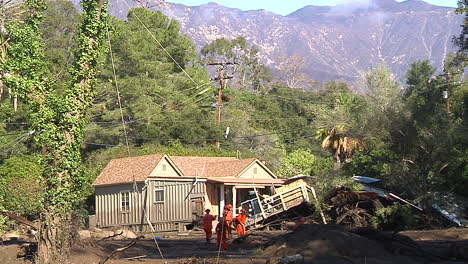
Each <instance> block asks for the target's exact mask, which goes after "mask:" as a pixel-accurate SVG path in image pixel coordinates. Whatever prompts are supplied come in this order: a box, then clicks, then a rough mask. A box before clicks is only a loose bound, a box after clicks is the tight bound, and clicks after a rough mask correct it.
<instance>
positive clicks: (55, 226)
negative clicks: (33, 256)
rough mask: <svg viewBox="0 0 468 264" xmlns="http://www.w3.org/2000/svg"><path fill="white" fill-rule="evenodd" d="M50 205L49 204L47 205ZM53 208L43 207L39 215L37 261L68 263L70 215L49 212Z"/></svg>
mask: <svg viewBox="0 0 468 264" xmlns="http://www.w3.org/2000/svg"><path fill="white" fill-rule="evenodd" d="M49 207H51V206H49ZM51 211H55V210H54V209H53V208H44V212H45V213H43V214H42V215H41V228H40V232H39V243H38V256H37V258H38V259H37V263H44V264H46V263H47V264H48V263H50V264H52V263H65V264H66V263H69V257H70V248H71V236H72V232H71V231H72V226H71V216H70V214H67V213H64V214H63V215H57V214H55V215H54V214H52V213H50V212H51Z"/></svg>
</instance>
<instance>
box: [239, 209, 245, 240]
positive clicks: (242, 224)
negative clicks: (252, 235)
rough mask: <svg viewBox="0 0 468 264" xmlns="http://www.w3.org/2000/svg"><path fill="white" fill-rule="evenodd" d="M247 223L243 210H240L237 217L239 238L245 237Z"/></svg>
mask: <svg viewBox="0 0 468 264" xmlns="http://www.w3.org/2000/svg"><path fill="white" fill-rule="evenodd" d="M246 223H247V213H246V211H245V209H244V208H242V210H241V213H240V214H239V215H238V216H237V234H238V235H239V236H241V235H245V233H246V231H245V224H246Z"/></svg>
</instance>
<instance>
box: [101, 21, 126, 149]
mask: <svg viewBox="0 0 468 264" xmlns="http://www.w3.org/2000/svg"><path fill="white" fill-rule="evenodd" d="M106 31H107V42H108V43H109V53H110V57H111V61H112V73H113V74H114V82H115V90H116V92H117V101H118V103H119V109H120V117H121V118H122V126H123V131H124V134H125V143H126V144H127V152H128V156H129V157H130V147H129V145H128V137H127V129H126V127H125V119H124V116H123V110H122V102H121V100H120V92H119V84H118V82H117V75H116V74H115V63H114V55H113V53H112V45H111V41H110V35H109V26H108V24H107V23H106Z"/></svg>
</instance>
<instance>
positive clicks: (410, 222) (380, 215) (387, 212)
mask: <svg viewBox="0 0 468 264" xmlns="http://www.w3.org/2000/svg"><path fill="white" fill-rule="evenodd" d="M372 225H373V226H374V227H375V228H378V229H382V230H387V231H397V230H404V229H408V228H412V227H413V226H414V225H415V220H414V217H413V214H412V212H411V208H410V207H409V206H407V205H401V204H394V205H392V206H388V207H383V208H380V209H378V210H377V211H376V212H375V215H374V216H373V217H372Z"/></svg>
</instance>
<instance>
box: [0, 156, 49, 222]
mask: <svg viewBox="0 0 468 264" xmlns="http://www.w3.org/2000/svg"><path fill="white" fill-rule="evenodd" d="M42 171H43V168H42V166H41V165H40V164H39V157H37V156H34V155H24V156H18V157H11V158H8V159H6V160H4V162H3V164H1V165H0V208H2V209H5V210H8V211H12V212H14V213H16V214H19V215H23V216H32V215H37V214H39V212H40V210H41V197H42V192H43V190H44V189H43V186H42V184H41V181H40V177H41V175H42Z"/></svg>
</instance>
